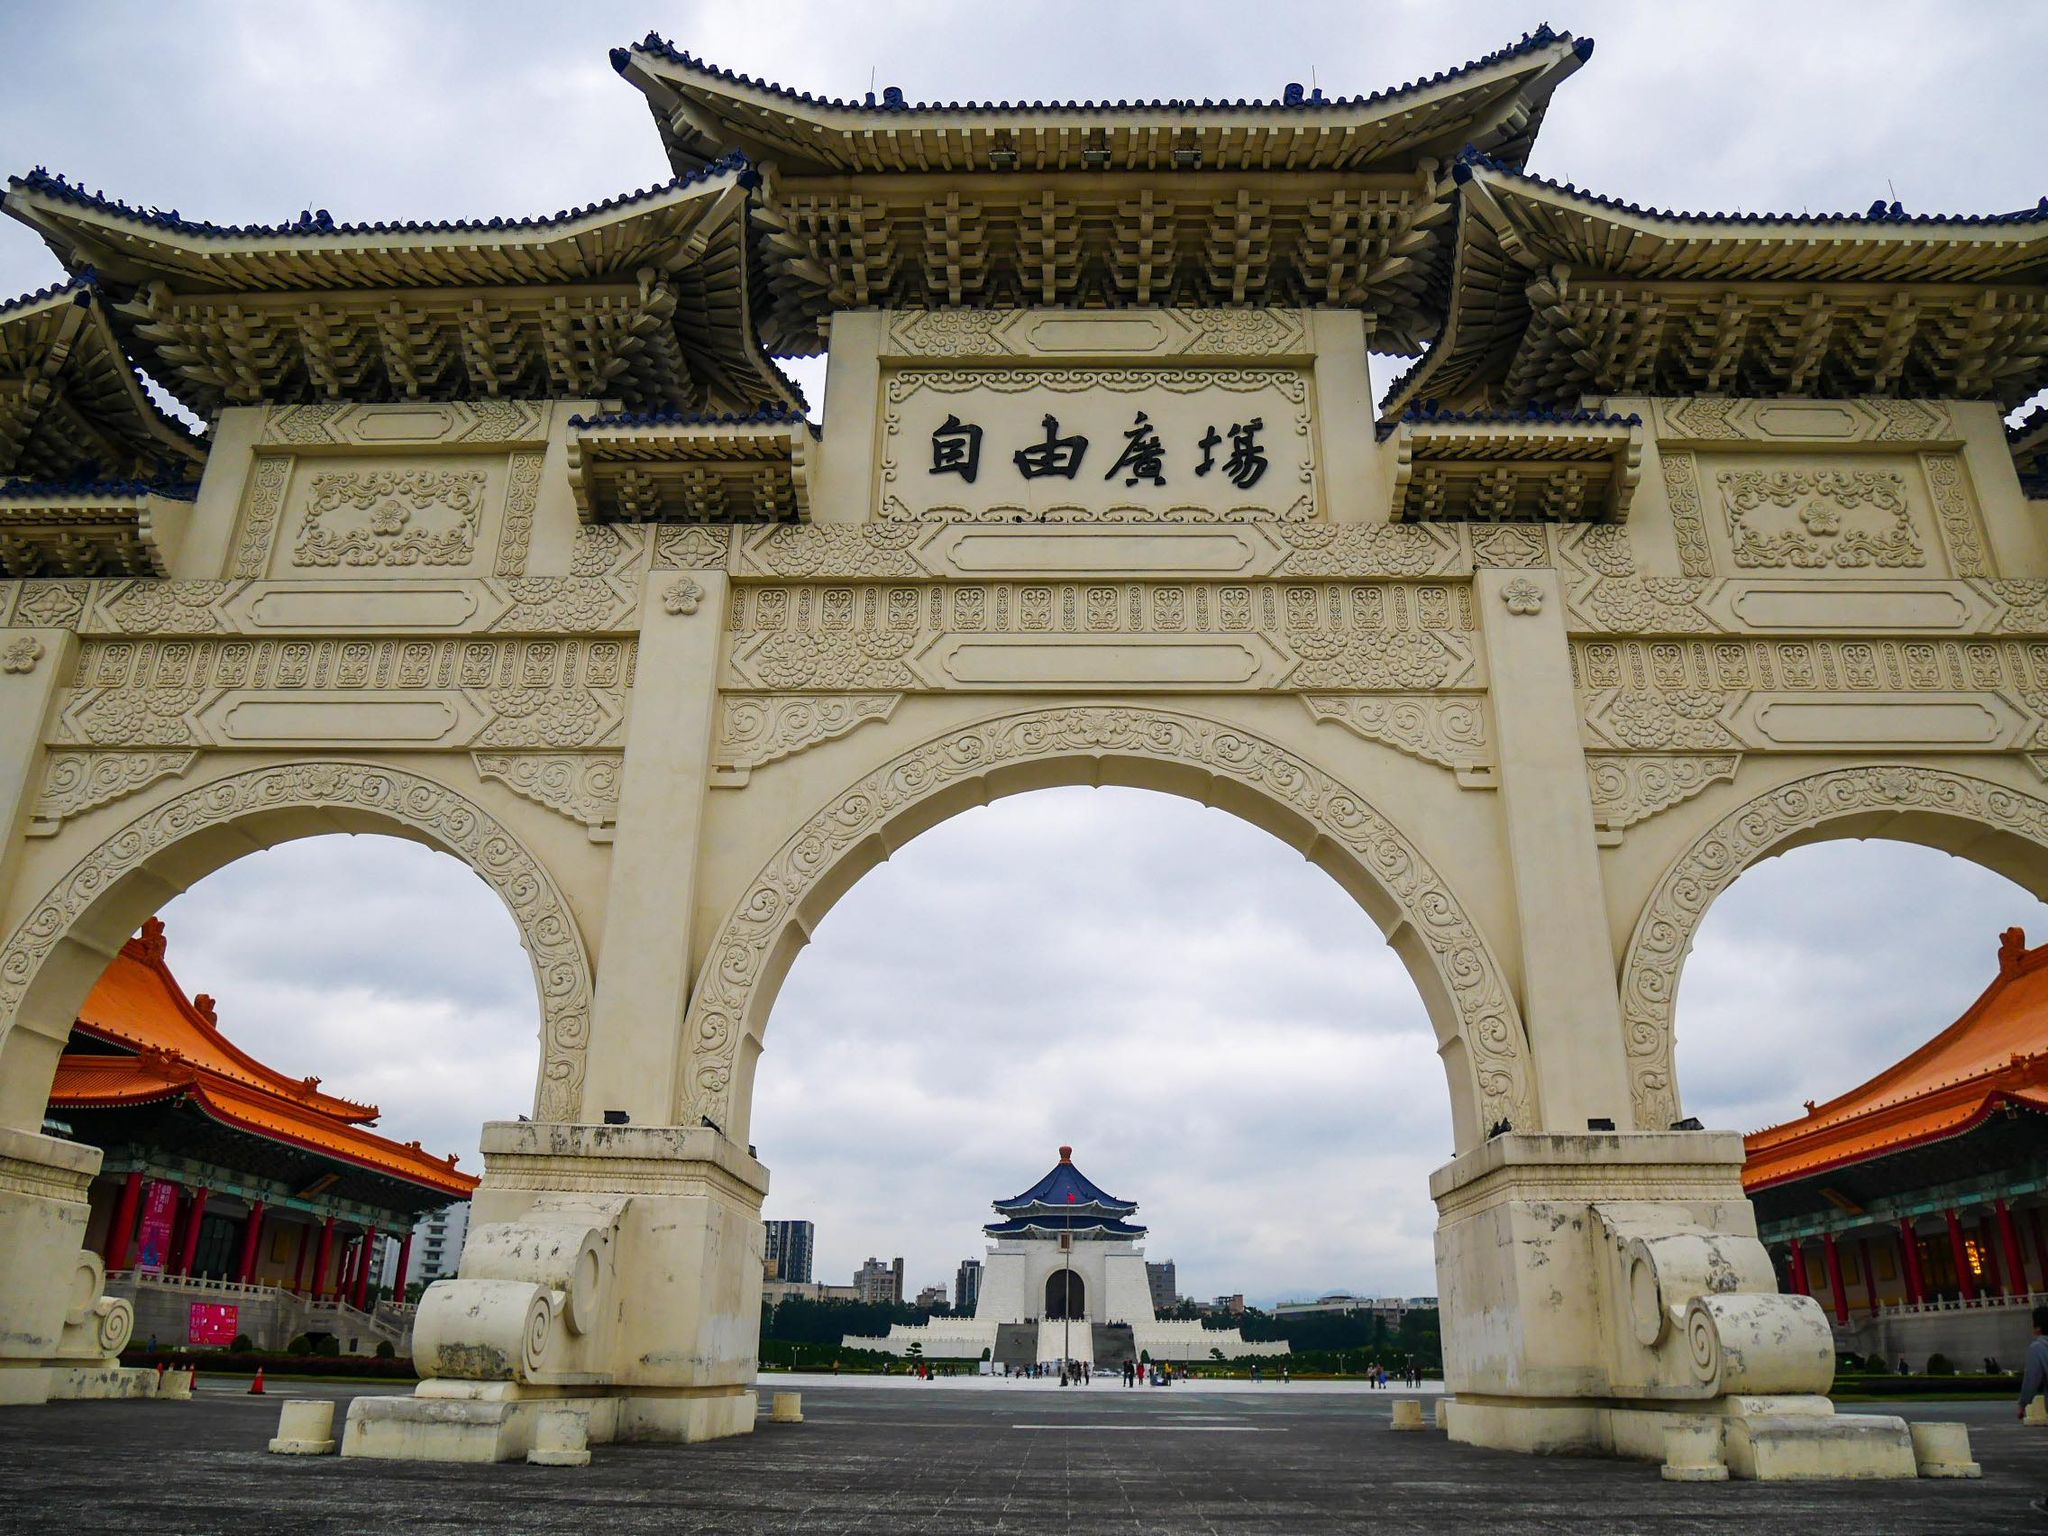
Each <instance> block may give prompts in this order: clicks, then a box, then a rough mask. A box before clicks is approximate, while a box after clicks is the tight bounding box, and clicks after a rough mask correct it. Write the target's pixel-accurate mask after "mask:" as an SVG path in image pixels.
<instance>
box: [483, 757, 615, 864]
mask: <svg viewBox="0 0 2048 1536" xmlns="http://www.w3.org/2000/svg"><path fill="white" fill-rule="evenodd" d="M470 761H471V763H473V764H474V765H475V767H476V771H477V775H478V777H480V778H485V779H495V780H496V781H497V782H499V783H500V784H503V785H504V786H505V787H506V788H507V789H510V790H511V791H512V792H513V793H514V794H517V795H523V796H524V797H525V798H526V799H528V800H531V801H532V802H533V803H534V804H535V805H544V806H546V807H547V808H548V809H549V810H551V811H555V812H558V813H559V814H561V815H563V816H566V817H568V818H569V820H571V821H573V822H576V823H578V824H579V825H581V826H582V827H584V828H585V829H586V830H587V831H588V832H589V833H590V839H591V841H592V842H600V843H608V842H610V841H611V838H612V827H613V825H614V824H615V823H616V822H617V821H618V819H619V773H620V771H621V766H622V764H623V762H624V756H623V754H621V753H618V752H472V753H471V754H470Z"/></svg>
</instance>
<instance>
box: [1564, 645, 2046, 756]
mask: <svg viewBox="0 0 2048 1536" xmlns="http://www.w3.org/2000/svg"><path fill="white" fill-rule="evenodd" d="M1572 665H1573V672H1574V676H1575V678H1576V680H1577V683H1578V687H1579V690H1580V695H1581V702H1582V704H1583V706H1584V708H1585V711H1586V720H1587V725H1588V728H1589V732H1590V737H1589V739H1590V741H1591V742H1592V744H1593V745H1594V746H1596V747H1605V748H1609V749H1616V748H1618V749H1621V750H1625V751H1681V752H1698V751H1711V750H1715V749H1734V748H1745V749H1750V750H1768V749H1771V748H1778V749H1781V750H1790V749H1802V750H1821V751H1846V750H1867V749H1868V747H1869V745H1870V743H1871V742H1873V741H1884V742H1897V743H1898V744H1899V745H1901V746H1912V747H1917V748H1923V749H1927V750H1934V751H1955V750H1985V749H1991V750H2011V749H2013V748H2016V747H2021V746H2026V745H2029V744H2033V743H2036V742H2039V741H2041V740H2042V737H2041V734H2040V733H2041V730H2042V723H2043V718H2044V716H2048V644H2043V643H2040V642H2017V641H1988V640H1892V639H1883V640H1781V641H1765V640H1742V639H1734V638H1730V639H1726V640H1718V641H1701V640H1670V641H1649V640H1615V641H1602V640H1576V641H1574V642H1573V644H1572Z"/></svg>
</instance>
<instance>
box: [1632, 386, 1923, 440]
mask: <svg viewBox="0 0 2048 1536" xmlns="http://www.w3.org/2000/svg"><path fill="white" fill-rule="evenodd" d="M1656 410H1657V421H1658V428H1659V430H1658V436H1659V437H1661V438H1663V439H1665V440H1667V441H1671V442H1702V443H1732V442H1752V443H1770V444H1774V445H1778V446H1781V447H1784V446H1796V447H1810V446H1812V445H1813V444H1815V443H1928V442H1945V441H1947V440H1949V439H1951V438H1953V437H1954V436H1955V421H1954V418H1953V417H1952V416H1951V415H1950V414H1949V410H1948V407H1946V406H1944V405H1941V404H1938V403H1936V402H1934V401H1929V400H1892V399H1886V398H1872V399H1867V400H1774V399H1753V400H1744V399H1734V398H1730V397H1728V396H1721V395H1700V396H1696V397H1694V398H1692V399H1689V400H1660V401H1658V402H1657V406H1656Z"/></svg>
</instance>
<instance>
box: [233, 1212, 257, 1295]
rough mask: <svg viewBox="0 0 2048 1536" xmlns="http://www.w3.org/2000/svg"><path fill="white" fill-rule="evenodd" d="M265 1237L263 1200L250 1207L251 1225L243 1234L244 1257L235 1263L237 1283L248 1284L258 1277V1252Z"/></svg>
mask: <svg viewBox="0 0 2048 1536" xmlns="http://www.w3.org/2000/svg"><path fill="white" fill-rule="evenodd" d="M262 1237H263V1202H262V1201H261V1200H258V1201H257V1202H256V1203H255V1204H254V1205H252V1206H250V1207H249V1227H248V1230H247V1231H245V1232H244V1233H243V1234H242V1257H241V1259H240V1260H239V1261H238V1262H237V1263H236V1265H235V1283H236V1284H237V1285H247V1284H248V1283H249V1282H250V1281H251V1280H253V1279H255V1278H256V1254H257V1250H258V1248H259V1246H260V1245H261V1241H262Z"/></svg>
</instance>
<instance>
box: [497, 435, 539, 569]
mask: <svg viewBox="0 0 2048 1536" xmlns="http://www.w3.org/2000/svg"><path fill="white" fill-rule="evenodd" d="M546 459H547V456H546V455H545V454H543V453H540V452H531V453H515V454H513V455H512V463H511V469H510V473H509V474H508V475H507V477H506V481H505V522H504V526H503V527H501V528H500V529H499V530H498V560H497V564H496V566H495V570H496V571H497V574H498V575H500V576H523V575H525V574H526V555H527V551H528V550H529V549H530V548H532V546H533V513H534V509H535V508H536V507H537V506H539V504H540V471H541V465H542V464H543V463H545V462H546Z"/></svg>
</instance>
